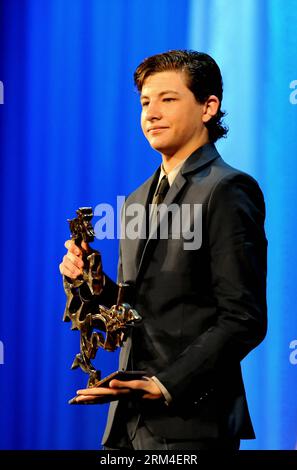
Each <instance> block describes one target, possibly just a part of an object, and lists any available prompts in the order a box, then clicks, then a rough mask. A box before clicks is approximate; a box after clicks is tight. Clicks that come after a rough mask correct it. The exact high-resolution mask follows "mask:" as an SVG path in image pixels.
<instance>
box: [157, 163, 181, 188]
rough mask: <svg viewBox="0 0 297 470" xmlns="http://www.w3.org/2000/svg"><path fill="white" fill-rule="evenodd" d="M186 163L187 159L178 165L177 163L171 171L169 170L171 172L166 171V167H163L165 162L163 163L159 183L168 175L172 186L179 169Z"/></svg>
mask: <svg viewBox="0 0 297 470" xmlns="http://www.w3.org/2000/svg"><path fill="white" fill-rule="evenodd" d="M184 163H185V160H183V161H182V162H180V163H179V164H178V165H176V166H175V167H174V168H173V169H172V170H171V171H169V173H166V172H165V170H164V167H163V163H162V165H161V171H160V176H159V181H158V184H159V183H160V181H161V179H162V178H163V176H167V177H168V183H169V186H171V185H172V183H173V181H174V180H175V178H176V176H177V174H178V172H179V170H180V169H181V167H182V166H183V164H184Z"/></svg>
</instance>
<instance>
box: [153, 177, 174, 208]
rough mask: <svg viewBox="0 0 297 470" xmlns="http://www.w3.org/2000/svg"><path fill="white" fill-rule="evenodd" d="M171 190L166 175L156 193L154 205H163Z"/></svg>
mask: <svg viewBox="0 0 297 470" xmlns="http://www.w3.org/2000/svg"><path fill="white" fill-rule="evenodd" d="M169 188H170V186H169V182H168V177H167V176H166V175H164V176H163V178H162V179H161V181H160V183H159V186H158V188H157V191H156V192H155V195H154V198H153V201H152V204H157V205H158V204H162V202H163V201H164V199H165V196H166V194H167V192H168V189H169Z"/></svg>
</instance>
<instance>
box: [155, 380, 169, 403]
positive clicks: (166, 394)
mask: <svg viewBox="0 0 297 470" xmlns="http://www.w3.org/2000/svg"><path fill="white" fill-rule="evenodd" d="M151 379H152V380H153V381H154V382H155V384H156V385H158V387H159V389H160V390H161V392H162V394H163V396H164V398H165V403H166V405H169V403H170V402H172V396H171V395H170V393H169V392H168V390H167V388H166V387H164V385H163V384H162V382H160V380H159V379H157V377H155V376H153V377H151Z"/></svg>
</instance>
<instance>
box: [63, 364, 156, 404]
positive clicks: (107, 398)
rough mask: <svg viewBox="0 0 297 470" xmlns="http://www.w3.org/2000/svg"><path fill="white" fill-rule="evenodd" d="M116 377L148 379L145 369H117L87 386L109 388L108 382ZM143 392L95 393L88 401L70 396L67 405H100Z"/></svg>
mask: <svg viewBox="0 0 297 470" xmlns="http://www.w3.org/2000/svg"><path fill="white" fill-rule="evenodd" d="M113 379H117V380H121V381H125V382H126V381H130V380H148V379H147V378H146V377H145V371H136V370H132V371H129V370H117V371H115V372H112V373H111V374H109V375H107V376H106V377H104V378H103V379H101V380H98V381H96V383H95V385H92V386H91V387H88V388H100V387H102V388H105V389H106V388H109V383H110V382H111V380H113ZM143 393H144V391H142V390H139V391H138V390H136V391H135V390H131V394H130V393H129V394H128V395H113V394H108V393H105V394H102V395H96V396H94V399H93V400H88V401H77V400H76V399H77V396H76V397H73V398H71V400H69V401H68V404H69V405H102V404H104V403H109V402H111V401H117V400H122V399H127V398H129V397H130V396H131V395H132V394H133V395H134V396H135V395H138V396H141V395H142V394H143Z"/></svg>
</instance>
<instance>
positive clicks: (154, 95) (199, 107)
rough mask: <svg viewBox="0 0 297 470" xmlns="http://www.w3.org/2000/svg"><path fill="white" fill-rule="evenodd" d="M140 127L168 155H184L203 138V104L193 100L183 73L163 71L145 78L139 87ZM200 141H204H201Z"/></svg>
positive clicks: (204, 135) (149, 139)
mask: <svg viewBox="0 0 297 470" xmlns="http://www.w3.org/2000/svg"><path fill="white" fill-rule="evenodd" d="M140 98H141V104H142V112H141V127H142V130H143V133H144V135H145V137H146V138H147V140H148V141H149V143H150V144H151V146H152V147H153V148H154V149H155V150H157V151H158V152H160V153H162V154H163V155H166V156H167V157H171V156H173V155H177V154H179V155H182V156H184V157H186V156H187V155H189V154H190V153H191V152H192V151H194V150H195V149H196V148H197V147H199V146H200V145H201V144H202V145H203V144H204V143H205V140H206V141H207V138H208V133H207V130H206V128H205V126H204V123H203V114H204V109H205V106H204V105H203V104H200V103H198V102H197V101H196V99H195V96H194V95H193V93H192V92H191V91H190V90H189V88H188V87H187V85H186V82H185V75H184V72H177V71H166V72H159V73H155V74H153V75H150V76H149V77H147V78H146V79H145V81H144V84H143V87H142V90H141V97H140ZM203 140H204V141H203Z"/></svg>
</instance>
